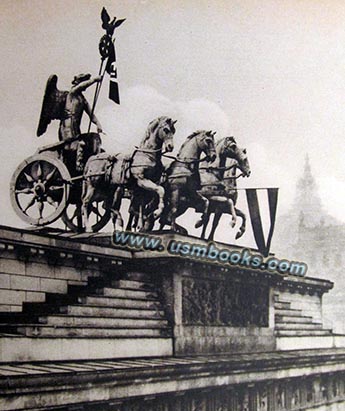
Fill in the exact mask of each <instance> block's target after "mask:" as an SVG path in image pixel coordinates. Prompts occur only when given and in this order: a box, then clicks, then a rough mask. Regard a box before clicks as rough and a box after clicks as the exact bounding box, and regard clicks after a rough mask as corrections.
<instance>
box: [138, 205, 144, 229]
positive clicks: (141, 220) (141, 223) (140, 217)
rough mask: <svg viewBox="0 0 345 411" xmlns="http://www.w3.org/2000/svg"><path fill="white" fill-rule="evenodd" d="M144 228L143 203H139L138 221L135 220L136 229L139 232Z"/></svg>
mask: <svg viewBox="0 0 345 411" xmlns="http://www.w3.org/2000/svg"><path fill="white" fill-rule="evenodd" d="M143 228H144V215H143V205H142V204H139V213H138V222H137V230H138V231H139V233H140V232H142V231H143Z"/></svg>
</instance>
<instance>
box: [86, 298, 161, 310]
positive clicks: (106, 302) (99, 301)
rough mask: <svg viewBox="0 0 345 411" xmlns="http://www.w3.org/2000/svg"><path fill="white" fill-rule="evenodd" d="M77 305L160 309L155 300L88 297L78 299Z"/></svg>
mask: <svg viewBox="0 0 345 411" xmlns="http://www.w3.org/2000/svg"><path fill="white" fill-rule="evenodd" d="M79 303H83V304H87V305H98V306H105V307H116V308H147V309H151V310H154V309H157V308H160V307H161V304H160V302H159V301H155V300H132V299H129V298H117V297H102V296H98V297H94V296H88V297H85V298H83V299H80V300H79Z"/></svg>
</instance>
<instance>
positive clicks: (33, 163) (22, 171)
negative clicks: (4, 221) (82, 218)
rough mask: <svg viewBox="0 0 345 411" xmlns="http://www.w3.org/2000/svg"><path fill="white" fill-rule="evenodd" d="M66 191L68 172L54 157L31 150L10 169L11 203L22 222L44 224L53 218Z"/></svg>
mask: <svg viewBox="0 0 345 411" xmlns="http://www.w3.org/2000/svg"><path fill="white" fill-rule="evenodd" d="M69 193H70V174H69V172H68V170H67V168H66V166H65V165H64V164H63V163H62V162H61V161H60V160H58V159H57V158H54V157H51V156H49V155H47V154H35V155H34V156H32V157H29V158H28V159H27V160H24V161H23V162H22V163H21V164H20V165H19V166H18V167H17V169H16V171H15V172H14V174H13V176H12V179H11V185H10V197H11V203H12V206H13V208H14V211H15V212H16V214H17V215H18V216H19V217H20V218H21V219H22V220H23V221H25V222H26V223H29V224H31V225H35V226H44V225H47V224H50V223H53V222H54V221H56V220H57V219H58V218H59V217H60V216H61V214H62V213H63V211H64V210H65V208H66V206H67V203H68V198H69Z"/></svg>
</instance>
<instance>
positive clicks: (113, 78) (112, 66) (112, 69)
mask: <svg viewBox="0 0 345 411" xmlns="http://www.w3.org/2000/svg"><path fill="white" fill-rule="evenodd" d="M106 71H107V73H108V74H109V75H110V82H109V98H110V100H113V101H114V102H115V103H117V104H120V94H119V85H118V82H117V66H116V53H115V44H114V42H111V43H110V44H109V56H108V60H107V65H106Z"/></svg>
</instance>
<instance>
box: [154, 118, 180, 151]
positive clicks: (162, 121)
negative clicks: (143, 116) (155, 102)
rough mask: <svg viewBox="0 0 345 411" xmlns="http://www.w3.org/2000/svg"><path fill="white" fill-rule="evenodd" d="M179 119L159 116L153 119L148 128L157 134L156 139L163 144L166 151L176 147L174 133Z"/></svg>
mask: <svg viewBox="0 0 345 411" xmlns="http://www.w3.org/2000/svg"><path fill="white" fill-rule="evenodd" d="M176 122H177V120H172V119H171V118H170V117H165V116H163V117H159V118H157V119H156V120H153V121H152V122H151V123H150V125H149V128H148V132H149V133H150V134H153V135H155V138H156V141H157V140H158V141H157V142H159V144H162V147H163V149H164V150H165V151H167V152H171V151H173V149H174V140H173V137H174V134H175V132H176V129H175V124H176Z"/></svg>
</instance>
